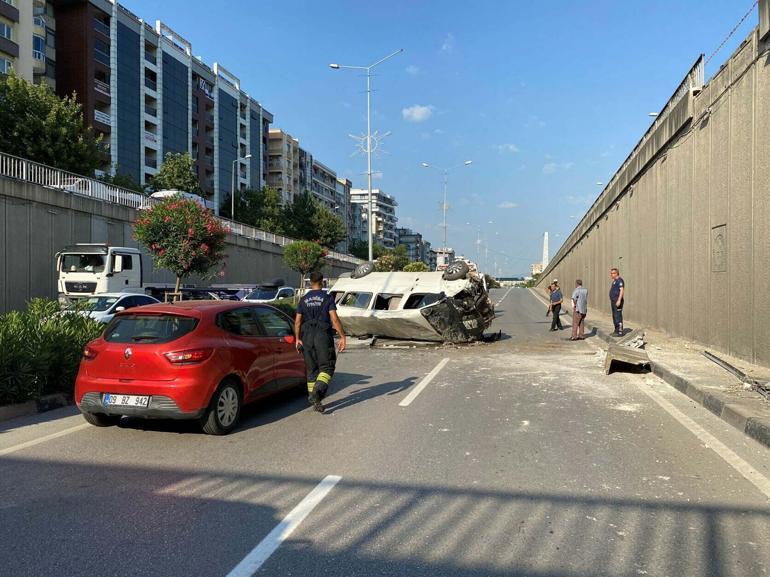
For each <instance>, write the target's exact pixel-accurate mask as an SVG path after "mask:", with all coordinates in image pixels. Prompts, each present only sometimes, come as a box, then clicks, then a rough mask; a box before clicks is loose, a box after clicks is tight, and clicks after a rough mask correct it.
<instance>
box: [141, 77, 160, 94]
mask: <svg viewBox="0 0 770 577" xmlns="http://www.w3.org/2000/svg"><path fill="white" fill-rule="evenodd" d="M144 85H145V86H146V87H147V88H149V89H150V90H155V91H157V90H158V83H157V82H156V81H155V80H152V79H151V78H147V77H145V78H144Z"/></svg>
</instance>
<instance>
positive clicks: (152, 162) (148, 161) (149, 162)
mask: <svg viewBox="0 0 770 577" xmlns="http://www.w3.org/2000/svg"><path fill="white" fill-rule="evenodd" d="M144 165H145V166H149V167H150V168H158V159H157V158H145V159H144Z"/></svg>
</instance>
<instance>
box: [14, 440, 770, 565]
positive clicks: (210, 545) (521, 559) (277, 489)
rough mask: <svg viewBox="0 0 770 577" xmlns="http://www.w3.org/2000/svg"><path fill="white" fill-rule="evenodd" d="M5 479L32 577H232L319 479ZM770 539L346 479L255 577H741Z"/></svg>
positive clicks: (727, 525) (707, 524) (693, 506)
mask: <svg viewBox="0 0 770 577" xmlns="http://www.w3.org/2000/svg"><path fill="white" fill-rule="evenodd" d="M217 450H219V449H217ZM522 466H527V465H526V463H522ZM0 469H2V470H3V472H4V473H3V475H2V477H0V492H1V493H2V495H3V504H2V507H0V511H1V512H2V519H3V522H2V523H0V542H2V543H3V547H2V548H0V566H2V567H3V571H4V574H7V575H14V576H25V575H34V576H36V577H45V576H49V575H51V576H53V575H57V576H58V575H68V576H80V575H164V576H168V577H173V576H182V575H225V574H227V572H228V571H230V570H231V569H232V568H233V567H234V566H235V565H236V564H237V563H238V562H239V561H240V560H241V559H242V558H243V557H244V556H245V555H246V554H247V553H249V551H250V550H251V549H252V547H254V546H255V545H256V544H257V543H259V542H260V541H261V540H262V539H263V538H264V537H265V536H266V535H267V534H268V533H269V532H270V531H271V530H272V529H273V528H274V527H275V525H276V524H277V523H278V522H279V520H280V519H281V518H282V517H283V516H284V515H285V514H286V512H287V511H288V510H290V509H291V508H293V507H294V506H295V505H296V504H297V503H299V502H300V501H301V500H302V499H303V498H304V497H305V496H306V495H307V493H308V492H309V491H310V490H311V489H312V488H313V487H314V486H315V485H316V484H317V483H318V482H319V481H320V478H313V477H308V476H291V475H263V474H250V473H243V474H239V473H232V472H226V471H210V470H205V469H202V468H198V469H193V468H190V469H170V468H161V467H142V466H140V465H136V466H126V465H122V466H118V465H102V464H93V463H86V462H76V463H73V462H67V463H65V462H59V461H52V460H30V459H22V458H2V459H0ZM329 472H330V473H332V472H334V471H329ZM768 531H770V509H769V508H768V506H767V505H766V504H764V503H762V504H759V503H758V504H757V505H755V506H745V507H744V506H733V505H730V504H722V503H715V504H709V503H703V502H690V501H689V500H685V498H684V497H683V498H682V499H681V500H649V499H643V498H637V497H613V496H611V495H587V494H585V493H584V492H580V491H576V492H575V493H571V492H567V491H564V492H546V491H531V492H528V491H522V490H515V489H506V490H490V489H480V488H470V487H464V488H457V487H452V486H445V485H442V484H435V483H434V484H412V483H407V482H402V483H383V482H378V481H370V480H360V479H354V478H349V479H348V478H343V480H342V482H341V483H340V484H339V485H338V486H337V487H335V488H334V489H333V491H332V492H331V493H330V494H329V496H328V497H326V499H325V500H324V501H323V502H322V504H321V505H320V506H319V507H318V508H317V509H316V510H314V511H313V512H312V513H311V514H310V516H309V517H308V518H307V519H306V520H305V521H304V522H303V523H302V525H301V526H300V527H299V529H298V530H297V531H296V532H295V533H294V534H293V535H292V536H291V537H290V538H289V539H288V540H287V541H286V542H285V543H284V544H283V545H282V546H281V547H280V548H279V549H278V550H277V551H276V552H275V554H274V555H273V556H272V557H270V558H269V559H268V561H267V562H266V564H265V565H264V566H263V568H262V570H261V572H260V573H259V574H260V575H276V576H277V575H288V574H293V575H303V576H308V577H310V576H314V575H361V576H368V575H380V576H396V575H399V576H402V575H409V576H410V577H422V576H425V577H428V576H442V577H444V576H461V575H462V576H467V577H482V576H484V577H503V576H505V577H523V576H524V575H529V576H531V577H575V576H578V575H579V576H582V577H631V576H634V575H676V576H677V577H690V576H693V577H694V576H696V575H697V576H704V575H708V576H713V577H727V576H731V575H735V576H736V577H737V576H738V575H758V574H760V573H762V572H763V568H766V567H767V566H768V563H769V562H770V552H769V551H768V548H767V547H765V546H763V544H764V543H765V540H766V536H767V534H768ZM751 568H754V569H751Z"/></svg>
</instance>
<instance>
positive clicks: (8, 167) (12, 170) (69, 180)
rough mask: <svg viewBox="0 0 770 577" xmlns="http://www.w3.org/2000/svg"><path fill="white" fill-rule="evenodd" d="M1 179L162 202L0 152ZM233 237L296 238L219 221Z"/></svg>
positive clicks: (144, 203) (143, 203)
mask: <svg viewBox="0 0 770 577" xmlns="http://www.w3.org/2000/svg"><path fill="white" fill-rule="evenodd" d="M0 176H2V177H5V178H12V179H15V180H23V181H25V182H31V183H34V184H38V185H40V186H44V187H46V188H49V189H53V190H59V191H61V192H62V193H65V194H75V195H78V196H85V197H88V198H92V199H95V200H100V201H102V202H112V203H115V204H120V205H123V206H128V207H130V208H134V209H142V208H148V207H150V206H152V205H153V204H156V203H157V202H159V201H158V200H156V199H154V198H150V197H149V196H146V195H144V194H142V193H140V192H136V191H133V190H128V189H126V188H122V187H120V186H115V185H113V184H108V183H106V182H102V181H100V180H96V179H94V178H88V177H86V176H81V175H79V174H74V173H72V172H67V171H64V170H59V169H58V168H53V167H51V166H47V165H45V164H40V163H37V162H33V161H31V160H26V159H24V158H19V157H18V156H12V155H10V154H5V153H3V152H0ZM219 220H220V221H222V222H223V223H224V224H225V225H226V226H227V227H228V228H229V229H230V231H231V233H232V234H234V235H238V236H242V237H245V238H250V239H254V240H261V241H264V242H270V243H273V244H276V245H278V246H286V245H289V244H291V243H292V242H294V239H293V238H289V237H286V236H281V235H279V234H274V233H272V232H266V231H264V230H260V229H258V228H254V227H253V226H249V225H247V224H243V223H241V222H235V221H232V220H227V219H224V218H220V219H219ZM328 256H329V258H330V259H333V260H337V261H341V262H349V263H352V264H358V263H361V262H363V261H361V260H360V259H357V258H355V257H353V256H351V255H348V254H342V253H340V252H336V251H329V255H328Z"/></svg>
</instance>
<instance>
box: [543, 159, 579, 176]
mask: <svg viewBox="0 0 770 577" xmlns="http://www.w3.org/2000/svg"><path fill="white" fill-rule="evenodd" d="M573 166H575V163H574V162H562V163H561V164H560V163H558V162H546V163H545V164H544V165H543V174H554V173H555V172H557V171H559V170H569V169H570V168H572V167H573Z"/></svg>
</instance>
